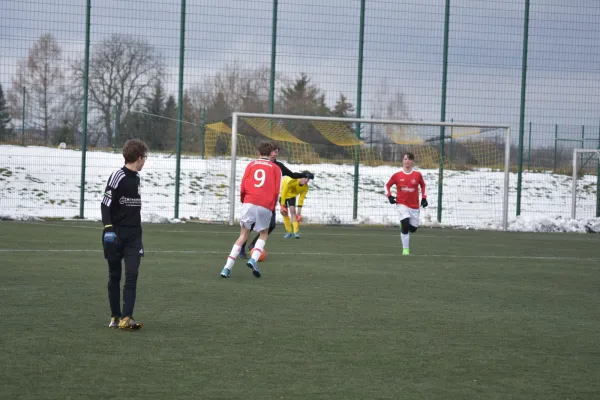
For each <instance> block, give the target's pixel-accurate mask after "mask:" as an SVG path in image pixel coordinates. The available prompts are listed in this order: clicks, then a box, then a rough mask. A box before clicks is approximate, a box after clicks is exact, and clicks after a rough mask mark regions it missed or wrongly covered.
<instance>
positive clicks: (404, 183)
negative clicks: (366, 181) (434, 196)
mask: <svg viewBox="0 0 600 400" xmlns="http://www.w3.org/2000/svg"><path fill="white" fill-rule="evenodd" d="M414 163H415V155H414V154H413V153H405V154H404V157H402V169H401V170H400V171H398V172H396V173H395V174H394V175H392V177H391V178H390V180H389V181H388V182H387V183H386V184H385V190H386V195H387V198H388V200H389V202H390V204H396V211H397V212H398V215H399V216H400V225H401V228H402V231H401V233H400V238H401V239H402V255H403V256H407V255H409V254H410V250H409V244H410V234H411V233H414V232H416V231H417V228H418V227H419V214H420V211H419V186H420V187H421V207H423V208H425V207H427V206H428V204H427V193H426V192H425V181H424V180H423V175H421V173H420V172H418V171H415V170H413V166H414ZM392 186H396V197H394V196H393V195H392V193H391V191H390V189H391V188H392Z"/></svg>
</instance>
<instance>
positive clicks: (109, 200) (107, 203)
mask: <svg viewBox="0 0 600 400" xmlns="http://www.w3.org/2000/svg"><path fill="white" fill-rule="evenodd" d="M111 202H112V200H111V199H109V198H108V197H105V198H104V199H102V204H104V205H105V206H107V207H110V203H111Z"/></svg>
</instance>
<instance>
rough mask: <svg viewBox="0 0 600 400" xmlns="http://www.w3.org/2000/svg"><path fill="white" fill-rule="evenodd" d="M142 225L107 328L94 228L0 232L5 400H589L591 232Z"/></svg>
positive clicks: (598, 344) (595, 298)
mask: <svg viewBox="0 0 600 400" xmlns="http://www.w3.org/2000/svg"><path fill="white" fill-rule="evenodd" d="M238 231H239V229H238V228H237V227H229V226H221V225H201V224H193V223H188V224H171V225H150V224H148V225H145V226H144V245H145V252H146V256H145V257H144V259H143V261H142V267H141V269H140V277H139V281H138V297H137V305H136V311H135V316H136V318H137V319H139V320H141V321H143V322H144V323H145V324H146V325H145V327H144V328H143V329H142V330H141V331H139V332H122V331H118V330H112V329H109V328H108V327H107V325H108V322H109V317H110V315H109V309H108V300H107V293H106V282H107V267H106V263H105V261H104V259H103V257H102V252H101V242H100V236H101V228H100V224H99V223H88V222H62V221H57V222H0V259H1V260H2V262H1V263H0V264H1V268H0V282H1V286H0V288H1V290H0V302H1V304H2V306H1V307H0V317H1V318H2V321H3V327H2V339H1V340H0V353H1V354H2V363H1V367H0V382H2V383H1V384H0V398H2V399H9V398H11V399H12V398H32V399H41V398H44V399H66V398H72V399H82V398H104V399H105V398H117V397H118V398H143V399H148V398H156V399H166V398H177V399H182V398H194V399H445V400H447V399H593V398H598V397H599V396H600V341H599V340H598V332H600V318H599V317H598V315H599V309H600V270H599V268H598V264H599V262H600V252H599V250H598V249H599V245H600V236H598V235H585V234H558V233H554V234H544V233H514V232H511V233H507V232H487V231H465V230H450V229H443V230H441V229H420V230H419V231H418V232H417V233H416V234H414V235H412V236H411V253H412V254H413V255H411V256H410V257H402V256H399V249H400V244H399V242H400V238H399V230H398V229H397V228H395V229H392V228H359V227H303V229H302V233H303V237H302V239H300V240H295V239H291V240H284V239H283V238H282V236H283V233H284V230H283V229H282V227H278V228H277V230H276V231H275V232H274V233H273V235H271V237H270V240H269V242H268V243H267V248H266V250H267V253H268V256H267V260H266V261H265V262H263V263H261V264H260V267H261V272H262V274H263V277H262V278H261V279H256V278H254V277H253V276H252V274H251V271H250V269H248V268H247V267H246V266H245V265H244V263H243V262H241V261H238V263H237V264H236V265H235V266H234V268H233V271H232V278H230V279H222V278H220V276H219V273H220V271H221V268H222V267H223V265H224V262H225V259H226V257H227V255H228V254H229V251H230V249H231V245H232V244H233V241H234V240H235V238H236V237H237V234H238Z"/></svg>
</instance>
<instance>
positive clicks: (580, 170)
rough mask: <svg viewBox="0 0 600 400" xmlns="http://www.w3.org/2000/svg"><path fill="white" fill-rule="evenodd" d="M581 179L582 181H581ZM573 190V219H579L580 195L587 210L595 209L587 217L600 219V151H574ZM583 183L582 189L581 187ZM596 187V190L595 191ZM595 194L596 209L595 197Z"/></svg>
mask: <svg viewBox="0 0 600 400" xmlns="http://www.w3.org/2000/svg"><path fill="white" fill-rule="evenodd" d="M580 177H581V179H580ZM572 179H573V182H572V188H571V218H572V219H575V218H576V217H577V204H578V201H577V197H578V193H581V194H580V200H581V202H584V207H585V208H586V209H594V208H595V213H593V214H591V215H586V214H584V216H583V217H584V218H585V217H590V216H592V215H593V216H595V217H596V218H598V217H600V193H599V192H598V188H599V187H600V149H573V172H572ZM580 183H581V188H580V187H579V186H580ZM594 186H595V190H594ZM594 194H595V197H596V198H595V207H593V204H594V198H593V195H594ZM580 214H581V213H580Z"/></svg>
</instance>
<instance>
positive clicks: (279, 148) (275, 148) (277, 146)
mask: <svg viewBox="0 0 600 400" xmlns="http://www.w3.org/2000/svg"><path fill="white" fill-rule="evenodd" d="M271 144H272V145H273V150H281V146H280V145H279V142H276V141H275V140H273V141H272V142H271Z"/></svg>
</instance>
